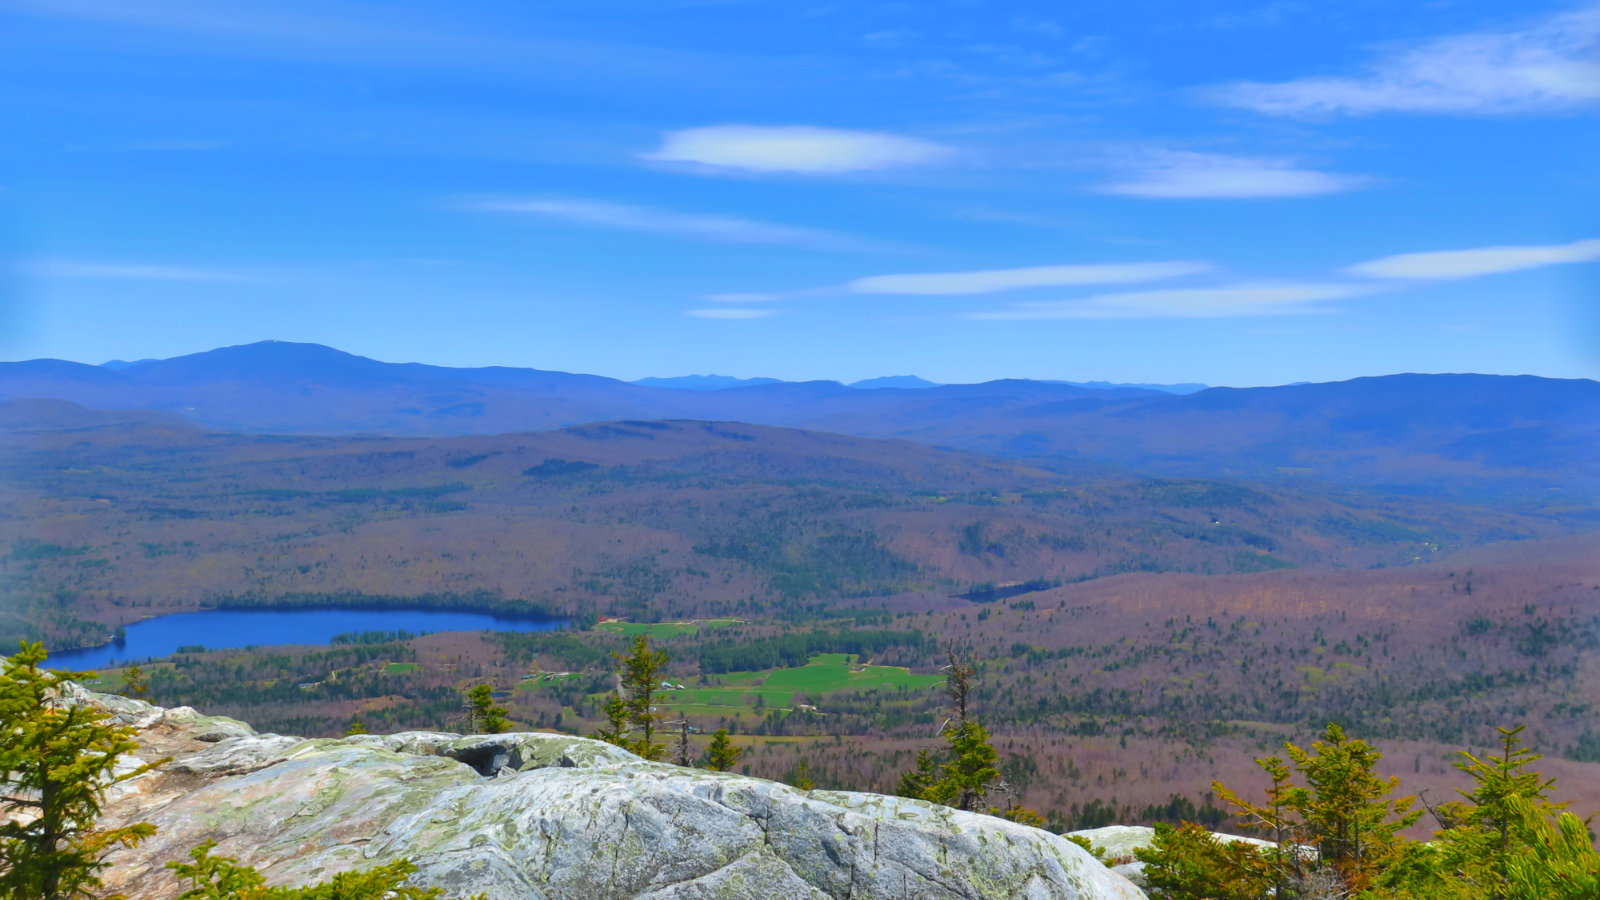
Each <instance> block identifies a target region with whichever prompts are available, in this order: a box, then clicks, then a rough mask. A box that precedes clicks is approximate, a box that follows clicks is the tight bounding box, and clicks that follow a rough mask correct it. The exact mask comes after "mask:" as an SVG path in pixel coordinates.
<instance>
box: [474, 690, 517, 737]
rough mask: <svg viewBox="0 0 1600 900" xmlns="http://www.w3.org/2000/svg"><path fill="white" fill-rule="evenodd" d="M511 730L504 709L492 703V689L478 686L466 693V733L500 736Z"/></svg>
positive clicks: (509, 721)
mask: <svg viewBox="0 0 1600 900" xmlns="http://www.w3.org/2000/svg"><path fill="white" fill-rule="evenodd" d="M510 730H511V720H510V719H508V718H506V708H505V707H503V706H496V705H495V703H494V689H493V688H491V687H489V686H488V685H487V684H480V685H478V686H477V687H474V688H472V689H471V690H469V691H467V731H468V732H469V733H471V734H500V733H501V732H504V731H510Z"/></svg>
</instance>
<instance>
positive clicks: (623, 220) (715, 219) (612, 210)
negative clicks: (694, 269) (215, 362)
mask: <svg viewBox="0 0 1600 900" xmlns="http://www.w3.org/2000/svg"><path fill="white" fill-rule="evenodd" d="M465 205H466V207H467V208H468V209H472V210H477V211H482V212H502V213H525V214H531V215H538V216H543V217H546V218H551V219H561V220H565V221H568V222H577V223H579V224H582V225H593V226H597V227H602V228H617V229H622V230H625V231H650V232H658V233H662V234H672V235H677V236H679V237H685V238H692V239H694V240H701V241H718V242H722V243H730V244H787V245H792V246H798V247H810V248H813V249H818V250H842V251H850V252H877V251H893V250H903V249H904V248H903V247H900V246H899V245H895V244H892V243H890V242H887V241H874V240H871V239H868V238H861V237H855V236H853V235H848V234H840V233H838V232H834V231H826V230H823V229H818V228H799V227H795V226H792V225H778V224H774V223H771V222H758V221H755V220H752V219H741V218H737V217H734V216H709V215H699V214H695V213H680V212H674V211H672V210H665V209H654V208H651V207H647V206H629V205H626V204H622V203H608V202H605V201H602V200H584V199H580V198H574V197H524V198H501V199H489V200H474V201H470V202H468V203H466V204H465Z"/></svg>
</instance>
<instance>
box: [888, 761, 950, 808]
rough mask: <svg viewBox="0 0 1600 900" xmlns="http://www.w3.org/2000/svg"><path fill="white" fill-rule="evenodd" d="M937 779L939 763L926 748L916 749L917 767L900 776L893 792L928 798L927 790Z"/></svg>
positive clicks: (903, 795)
mask: <svg viewBox="0 0 1600 900" xmlns="http://www.w3.org/2000/svg"><path fill="white" fill-rule="evenodd" d="M938 780H939V763H938V762H936V761H935V760H934V758H933V754H932V753H929V752H928V751H927V750H918V751H917V767H916V768H915V769H912V770H911V771H909V772H906V773H905V774H903V775H901V776H900V785H899V787H897V788H895V791H894V792H895V793H896V794H899V795H900V796H902V797H910V798H911V799H913V800H926V799H928V791H929V789H930V788H932V787H933V784H934V782H935V781H938Z"/></svg>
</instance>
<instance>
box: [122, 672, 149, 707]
mask: <svg viewBox="0 0 1600 900" xmlns="http://www.w3.org/2000/svg"><path fill="white" fill-rule="evenodd" d="M122 693H123V694H124V695H125V696H128V697H132V698H133V699H135V700H143V699H144V698H145V695H146V694H149V693H150V679H149V678H148V677H146V676H145V674H144V670H143V669H141V668H139V667H138V666H137V665H133V666H129V667H128V668H127V671H125V672H123V673H122Z"/></svg>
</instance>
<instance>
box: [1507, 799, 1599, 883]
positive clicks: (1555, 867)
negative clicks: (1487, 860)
mask: <svg viewBox="0 0 1600 900" xmlns="http://www.w3.org/2000/svg"><path fill="white" fill-rule="evenodd" d="M1506 808H1507V810H1508V811H1509V812H1510V813H1511V814H1512V815H1513V816H1515V817H1516V818H1515V820H1514V822H1513V824H1512V828H1511V831H1512V834H1513V835H1514V838H1515V840H1517V841H1518V842H1520V843H1521V844H1522V845H1523V846H1526V847H1527V848H1528V851H1529V852H1528V853H1526V854H1520V855H1517V856H1515V857H1512V858H1511V859H1510V860H1508V862H1507V864H1506V880H1507V883H1506V892H1505V897H1506V900H1594V898H1596V897H1600V853H1597V852H1596V851H1595V847H1594V840H1593V839H1592V838H1591V837H1590V836H1589V829H1588V828H1587V827H1586V826H1585V825H1584V822H1583V820H1582V819H1580V818H1578V817H1577V816H1575V815H1573V814H1572V813H1569V812H1564V813H1561V814H1560V815H1559V816H1557V817H1556V819H1555V820H1554V821H1551V820H1550V819H1549V818H1547V817H1546V816H1544V815H1542V814H1541V812H1540V809H1539V807H1538V805H1537V804H1536V803H1534V802H1533V801H1530V800H1528V799H1527V798H1526V797H1512V798H1511V799H1510V800H1509V801H1507V803H1506Z"/></svg>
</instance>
